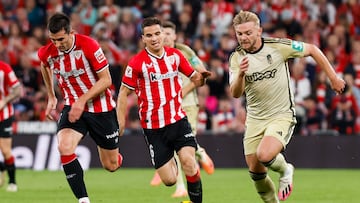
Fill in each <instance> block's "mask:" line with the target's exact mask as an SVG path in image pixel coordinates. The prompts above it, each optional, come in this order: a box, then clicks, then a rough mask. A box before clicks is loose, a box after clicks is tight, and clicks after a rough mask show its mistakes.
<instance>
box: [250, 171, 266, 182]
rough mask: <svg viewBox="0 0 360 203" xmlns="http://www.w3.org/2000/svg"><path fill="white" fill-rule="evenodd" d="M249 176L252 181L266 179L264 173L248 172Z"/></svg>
mask: <svg viewBox="0 0 360 203" xmlns="http://www.w3.org/2000/svg"><path fill="white" fill-rule="evenodd" d="M249 175H250V177H251V179H252V180H253V181H258V180H262V179H264V178H266V176H267V173H266V172H265V173H256V172H251V171H249Z"/></svg>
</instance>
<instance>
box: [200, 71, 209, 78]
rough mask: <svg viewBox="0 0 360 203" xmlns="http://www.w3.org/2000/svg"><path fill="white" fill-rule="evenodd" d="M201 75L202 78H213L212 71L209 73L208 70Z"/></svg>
mask: <svg viewBox="0 0 360 203" xmlns="http://www.w3.org/2000/svg"><path fill="white" fill-rule="evenodd" d="M200 74H201V76H202V77H203V78H204V79H206V78H208V77H210V76H211V72H210V71H207V70H206V71H203V72H201V73H200Z"/></svg>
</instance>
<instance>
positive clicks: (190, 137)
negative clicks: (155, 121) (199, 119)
mask: <svg viewBox="0 0 360 203" xmlns="http://www.w3.org/2000/svg"><path fill="white" fill-rule="evenodd" d="M143 130H144V134H145V141H146V143H147V145H148V147H149V151H150V156H151V162H152V164H153V165H154V167H155V169H158V168H160V167H161V166H163V165H164V164H165V163H167V162H168V161H169V160H170V159H171V158H173V156H174V151H176V152H177V151H179V150H180V149H181V148H182V147H185V146H191V147H194V148H195V149H196V148H197V142H196V139H195V136H194V134H192V131H191V127H190V124H189V122H188V120H187V118H186V117H185V118H183V119H181V120H179V121H177V122H176V123H173V124H170V125H167V126H165V127H163V128H159V129H143Z"/></svg>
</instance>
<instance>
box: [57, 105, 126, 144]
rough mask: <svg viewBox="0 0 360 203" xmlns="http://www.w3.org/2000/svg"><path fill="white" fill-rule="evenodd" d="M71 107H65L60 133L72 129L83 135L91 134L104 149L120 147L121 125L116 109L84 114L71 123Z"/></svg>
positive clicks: (60, 122)
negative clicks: (65, 129)
mask: <svg viewBox="0 0 360 203" xmlns="http://www.w3.org/2000/svg"><path fill="white" fill-rule="evenodd" d="M69 111H70V106H65V107H64V109H63V110H62V112H61V116H60V119H59V121H58V132H59V131H60V130H61V129H64V128H71V129H73V130H76V131H78V132H80V133H81V134H83V135H84V136H85V135H86V134H87V133H89V135H90V136H91V138H92V139H93V140H94V141H95V143H96V144H97V145H98V146H99V147H101V148H104V149H116V148H118V146H119V124H118V122H117V118H116V111H115V109H113V110H111V111H109V112H102V113H90V112H83V114H82V115H81V117H80V119H79V120H78V121H76V122H75V123H70V121H69V119H68V113H69Z"/></svg>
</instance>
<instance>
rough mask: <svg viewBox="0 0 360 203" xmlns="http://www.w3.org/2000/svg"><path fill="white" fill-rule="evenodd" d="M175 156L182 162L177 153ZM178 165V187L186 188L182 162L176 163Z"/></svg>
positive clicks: (177, 160)
mask: <svg viewBox="0 0 360 203" xmlns="http://www.w3.org/2000/svg"><path fill="white" fill-rule="evenodd" d="M174 157H175V159H176V162H177V163H180V160H179V156H178V155H177V154H176V153H175V155H174ZM176 165H177V178H176V189H178V188H185V185H184V179H183V172H182V168H181V164H176Z"/></svg>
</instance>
